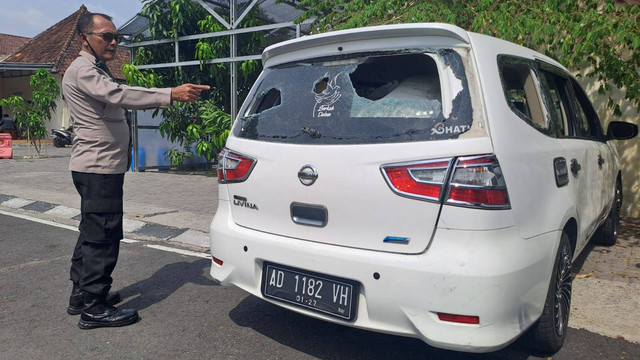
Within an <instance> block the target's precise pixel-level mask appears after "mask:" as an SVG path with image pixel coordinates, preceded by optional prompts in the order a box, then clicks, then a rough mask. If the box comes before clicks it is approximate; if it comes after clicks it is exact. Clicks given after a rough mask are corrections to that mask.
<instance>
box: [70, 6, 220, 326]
mask: <svg viewBox="0 0 640 360" xmlns="http://www.w3.org/2000/svg"><path fill="white" fill-rule="evenodd" d="M77 31H78V35H79V36H80V39H81V41H82V51H81V52H80V55H79V57H78V58H77V59H76V60H74V61H73V62H72V63H71V65H70V66H69V68H68V69H67V71H66V72H65V74H64V78H63V80H62V92H63V94H64V97H65V100H66V101H67V105H68V108H69V113H70V116H71V120H72V121H73V124H74V131H75V133H76V137H75V140H74V144H73V148H72V150H71V159H70V161H69V169H70V170H71V175H72V178H73V183H74V185H75V187H76V189H77V191H78V193H79V194H80V198H81V206H80V209H81V214H82V219H81V221H80V226H79V230H80V235H79V236H78V241H77V244H76V246H75V249H74V252H73V256H72V259H71V272H70V275H71V281H72V282H73V288H72V292H71V296H70V298H69V307H68V309H67V312H68V313H69V314H72V315H75V314H81V315H80V321H79V323H78V326H79V327H80V328H81V329H92V328H96V327H112V326H125V325H129V324H132V323H134V322H136V321H137V320H138V313H137V311H136V310H134V309H118V308H116V307H115V306H113V305H114V304H116V303H118V302H119V301H120V299H121V297H120V294H119V293H118V292H109V289H110V288H111V283H112V278H111V273H112V272H113V269H114V268H115V266H116V262H117V259H118V252H119V246H120V240H121V239H122V238H123V234H122V233H123V231H122V215H123V211H122V209H123V206H122V199H123V196H122V195H123V181H124V173H125V172H126V171H127V168H128V166H129V165H128V161H129V156H130V151H129V146H130V143H129V126H128V124H127V122H126V119H125V111H124V110H123V108H127V109H148V108H156V107H164V108H166V107H169V106H171V104H172V102H173V101H180V102H194V101H196V100H197V99H198V98H199V96H200V93H201V92H202V91H203V90H207V89H209V86H207V85H194V84H183V85H180V86H178V87H175V88H163V89H156V88H153V89H148V88H143V87H132V86H126V85H121V84H118V83H117V82H115V81H114V80H113V78H112V76H111V74H110V72H109V69H108V68H107V67H106V65H105V63H106V62H108V61H110V60H113V58H114V57H115V55H116V50H117V44H118V41H119V40H120V35H119V34H118V33H117V31H116V27H115V25H114V24H113V22H112V21H111V17H109V16H107V15H104V14H98V13H89V12H87V13H85V14H83V15H82V16H81V17H80V19H79V20H78V28H77Z"/></svg>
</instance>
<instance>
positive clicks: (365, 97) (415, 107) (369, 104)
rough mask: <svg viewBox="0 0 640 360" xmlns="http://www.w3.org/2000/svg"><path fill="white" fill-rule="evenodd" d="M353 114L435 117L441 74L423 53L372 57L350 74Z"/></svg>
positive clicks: (437, 112)
mask: <svg viewBox="0 0 640 360" xmlns="http://www.w3.org/2000/svg"><path fill="white" fill-rule="evenodd" d="M349 77H350V79H351V83H352V84H353V88H354V90H355V93H356V94H357V97H354V102H353V104H352V108H351V116H353V117H398V118H435V117H437V116H439V115H440V114H441V113H442V95H441V93H440V76H439V73H438V66H437V64H436V62H435V61H434V59H433V58H432V57H431V56H429V55H425V54H411V55H403V56H379V57H371V58H369V59H367V61H365V62H364V63H362V64H360V65H359V66H358V67H357V69H356V70H355V71H354V72H352V73H351V74H350V75H349Z"/></svg>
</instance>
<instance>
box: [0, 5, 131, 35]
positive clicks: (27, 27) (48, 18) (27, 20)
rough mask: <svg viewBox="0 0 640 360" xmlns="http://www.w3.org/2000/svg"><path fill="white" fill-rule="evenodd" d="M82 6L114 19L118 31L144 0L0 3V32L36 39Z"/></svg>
mask: <svg viewBox="0 0 640 360" xmlns="http://www.w3.org/2000/svg"><path fill="white" fill-rule="evenodd" d="M82 4H84V5H85V6H86V7H87V9H88V10H89V11H91V12H98V13H103V14H107V15H109V16H112V17H113V23H114V24H115V25H116V28H118V27H120V26H121V25H123V24H124V23H125V22H127V21H128V20H129V19H131V18H132V17H134V16H135V15H136V14H137V13H138V11H140V9H142V2H141V1H140V0H109V1H104V0H0V33H2V34H9V35H19V36H26V37H34V36H36V35H38V34H39V33H41V32H43V31H45V30H47V29H48V28H49V27H51V26H52V25H54V24H56V23H58V22H59V21H60V20H62V19H64V18H66V17H67V16H69V15H71V14H73V13H74V12H76V11H77V10H78V9H80V6H82Z"/></svg>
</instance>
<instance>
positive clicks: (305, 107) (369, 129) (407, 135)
mask: <svg viewBox="0 0 640 360" xmlns="http://www.w3.org/2000/svg"><path fill="white" fill-rule="evenodd" d="M257 84H258V85H257V88H256V89H255V90H254V91H253V92H252V94H253V97H252V98H251V99H250V100H247V102H248V104H246V105H245V109H244V112H243V113H242V114H241V116H240V117H239V121H238V122H237V124H235V127H234V135H235V136H237V137H240V138H246V139H254V140H260V141H269V142H282V143H294V144H369V143H390V142H411V141H425V140H440V139H451V138H457V137H458V136H459V135H460V134H462V133H464V132H466V131H468V130H469V129H470V127H471V123H472V121H473V119H472V109H471V99H470V97H469V89H468V85H467V80H466V76H465V71H464V67H463V63H462V60H461V58H460V55H459V54H458V53H457V52H456V51H454V50H451V49H439V50H433V51H431V52H429V51H425V50H421V51H420V52H409V53H403V54H384V53H382V54H376V55H368V56H358V57H353V58H343V59H329V60H327V59H320V60H317V61H308V62H297V63H291V64H286V65H282V66H279V67H274V68H268V69H265V70H264V72H263V74H262V75H261V77H260V79H258V81H257Z"/></svg>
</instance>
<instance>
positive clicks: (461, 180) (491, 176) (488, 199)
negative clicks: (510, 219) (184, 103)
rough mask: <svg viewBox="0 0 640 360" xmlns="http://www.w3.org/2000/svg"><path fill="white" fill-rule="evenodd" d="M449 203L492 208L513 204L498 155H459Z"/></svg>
mask: <svg viewBox="0 0 640 360" xmlns="http://www.w3.org/2000/svg"><path fill="white" fill-rule="evenodd" d="M446 203H447V204H452V205H462V206H472V207H483V208H491V209H509V208H511V204H510V203H509V195H508V194H507V185H506V183H505V181H504V177H503V176H502V170H501V169H500V164H498V159H496V157H495V156H473V157H461V158H458V160H457V161H456V165H455V167H454V170H453V176H451V182H450V184H449V194H448V196H447V201H446Z"/></svg>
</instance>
